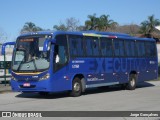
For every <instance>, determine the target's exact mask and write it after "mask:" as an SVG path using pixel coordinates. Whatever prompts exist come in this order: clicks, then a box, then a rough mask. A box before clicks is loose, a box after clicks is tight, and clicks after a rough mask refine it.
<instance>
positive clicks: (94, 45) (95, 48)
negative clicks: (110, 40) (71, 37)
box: [85, 37, 99, 56]
mask: <svg viewBox="0 0 160 120" xmlns="http://www.w3.org/2000/svg"><path fill="white" fill-rule="evenodd" d="M85 44H86V55H87V56H99V40H98V38H95V37H86V38H85Z"/></svg>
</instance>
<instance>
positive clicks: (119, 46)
mask: <svg viewBox="0 0 160 120" xmlns="http://www.w3.org/2000/svg"><path fill="white" fill-rule="evenodd" d="M114 53H115V56H116V57H120V56H121V57H123V56H124V55H125V54H124V41H123V40H118V39H116V40H114Z"/></svg>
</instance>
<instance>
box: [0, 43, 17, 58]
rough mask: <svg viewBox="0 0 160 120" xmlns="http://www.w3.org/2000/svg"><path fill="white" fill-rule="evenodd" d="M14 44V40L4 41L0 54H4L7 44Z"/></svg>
mask: <svg viewBox="0 0 160 120" xmlns="http://www.w3.org/2000/svg"><path fill="white" fill-rule="evenodd" d="M15 44H16V43H15V42H6V43H4V44H2V51H1V52H2V55H4V54H5V48H6V46H7V45H15Z"/></svg>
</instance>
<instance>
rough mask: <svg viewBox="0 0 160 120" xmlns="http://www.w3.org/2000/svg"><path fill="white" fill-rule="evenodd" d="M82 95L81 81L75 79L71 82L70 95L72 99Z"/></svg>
mask: <svg viewBox="0 0 160 120" xmlns="http://www.w3.org/2000/svg"><path fill="white" fill-rule="evenodd" d="M81 94H82V84H81V80H80V78H78V77H75V78H74V80H73V82H72V91H71V93H70V95H71V96H72V97H78V96H80V95H81Z"/></svg>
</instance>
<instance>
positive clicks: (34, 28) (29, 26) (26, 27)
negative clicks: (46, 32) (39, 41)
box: [21, 22, 43, 34]
mask: <svg viewBox="0 0 160 120" xmlns="http://www.w3.org/2000/svg"><path fill="white" fill-rule="evenodd" d="M42 30H43V29H42V28H40V27H38V26H36V25H35V24H34V23H32V22H26V23H25V25H24V26H23V28H22V30H21V34H22V33H26V32H36V31H42Z"/></svg>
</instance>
